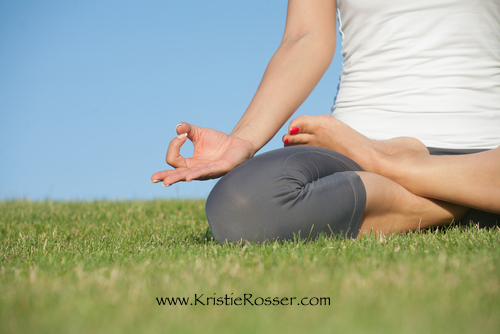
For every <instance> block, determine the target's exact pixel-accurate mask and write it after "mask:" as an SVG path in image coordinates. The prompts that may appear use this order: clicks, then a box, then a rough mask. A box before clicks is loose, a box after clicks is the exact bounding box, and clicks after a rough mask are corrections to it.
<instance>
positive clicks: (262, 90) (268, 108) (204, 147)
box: [151, 0, 336, 185]
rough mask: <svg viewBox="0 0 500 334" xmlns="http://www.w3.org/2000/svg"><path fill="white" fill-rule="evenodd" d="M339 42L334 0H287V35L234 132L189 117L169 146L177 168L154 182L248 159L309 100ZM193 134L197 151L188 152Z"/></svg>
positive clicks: (214, 173)
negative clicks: (196, 122) (185, 149)
mask: <svg viewBox="0 0 500 334" xmlns="http://www.w3.org/2000/svg"><path fill="white" fill-rule="evenodd" d="M335 45H336V1H335V0H308V1H303V0H289V2H288V12H287V20H286V27H285V32H284V35H283V40H282V42H281V44H280V46H279V48H278V50H277V51H276V53H275V54H274V56H273V57H272V59H271V61H270V62H269V65H268V66H267V69H266V71H265V73H264V76H263V78H262V81H261V83H260V85H259V87H258V89H257V92H256V93H255V96H254V98H253V99H252V101H251V103H250V105H249V106H248V108H247V110H246V112H245V113H244V115H243V116H242V118H241V119H240V121H239V122H238V124H237V125H236V127H235V128H234V129H233V131H232V132H231V134H230V135H226V134H224V133H221V132H218V131H215V130H212V129H208V128H200V127H197V126H194V125H190V124H187V123H182V124H181V125H180V126H178V127H177V133H178V134H179V135H180V136H179V137H177V138H174V139H173V140H172V141H171V143H170V146H169V148H168V152H167V159H166V160H167V163H168V164H169V165H171V166H172V167H174V168H175V169H174V170H167V171H163V172H158V173H155V174H153V176H152V177H151V181H152V182H155V183H156V182H160V181H163V183H164V185H171V184H172V183H175V182H178V181H190V180H195V179H209V178H216V177H219V176H222V175H224V174H226V173H227V172H229V171H230V170H231V169H233V168H234V167H236V166H237V165H238V164H240V163H242V162H244V161H245V160H248V159H250V158H251V157H252V156H253V155H254V154H255V153H256V152H257V151H258V150H259V149H260V148H261V147H262V146H264V145H265V144H266V143H267V142H268V141H269V140H270V139H271V138H272V137H273V136H274V135H275V134H276V132H277V131H278V130H279V129H280V128H281V126H283V124H284V123H285V122H286V121H287V120H288V119H289V118H290V117H291V116H292V114H293V113H294V112H295V111H296V110H297V108H298V107H299V106H300V105H301V104H302V103H303V102H304V101H305V99H306V98H307V97H308V96H309V94H310V93H311V92H312V90H313V89H314V87H315V86H316V85H317V84H318V82H319V81H320V79H321V77H322V76H323V74H324V73H325V72H326V70H327V69H328V66H329V65H330V63H331V61H332V59H333V55H334V53H335ZM184 133H186V134H187V138H188V139H190V140H191V141H192V142H193V144H194V146H195V151H194V153H193V157H192V158H186V159H185V158H184V157H182V156H181V155H180V154H179V153H180V148H181V146H182V145H183V144H184V142H185V141H186V136H183V134H184Z"/></svg>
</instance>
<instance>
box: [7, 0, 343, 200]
mask: <svg viewBox="0 0 500 334" xmlns="http://www.w3.org/2000/svg"><path fill="white" fill-rule="evenodd" d="M286 6H287V1H285V0H279V1H278V0H276V1H263V0H254V1H245V2H241V1H234V0H219V1H201V0H185V1H175V2H174V1H106V0H100V1H94V0H90V1H83V0H80V1H78V0H74V1H67V0H66V1H57V0H51V1H36V0H35V1H27V0H2V1H1V2H0V199H3V200H7V199H16V198H30V199H32V200H44V199H52V200H94V199H110V200H120V199H152V198H177V197H181V198H205V197H206V196H207V195H208V193H209V192H210V190H211V188H212V187H213V185H214V184H215V181H193V182H190V183H179V184H176V185H173V186H171V187H169V188H164V187H162V186H161V185H154V184H151V183H150V182H149V179H150V176H151V174H152V173H154V172H156V171H159V170H164V169H167V168H168V165H166V163H165V152H166V149H167V145H168V142H169V141H170V139H172V138H173V137H174V136H175V135H176V133H175V126H176V125H177V124H178V123H179V122H180V121H186V122H191V123H194V124H197V125H200V126H206V127H213V128H216V129H218V130H221V131H224V132H229V131H231V129H232V127H233V126H234V125H235V124H236V122H237V121H238V119H239V117H240V116H241V114H242V113H243V112H244V110H245V109H246V107H247V105H248V103H249V102H250V100H251V98H252V96H253V94H254V92H255V90H256V88H257V86H258V84H259V82H260V79H261V77H262V74H263V73H264V70H265V67H266V65H267V62H268V61H269V59H270V57H271V56H272V55H273V53H274V51H275V50H276V48H277V47H278V45H279V42H280V40H281V37H282V33H283V29H284V25H285V15H286ZM339 51H340V38H339V42H338V45H337V55H336V57H335V58H336V59H335V60H334V63H333V64H332V66H331V67H330V69H329V70H328V72H327V73H326V75H325V77H324V78H323V80H322V81H321V83H320V84H319V86H318V87H317V88H316V90H315V91H314V92H313V94H312V95H311V97H310V98H309V99H308V100H307V101H306V102H305V103H304V105H303V106H302V107H301V108H300V109H299V110H298V111H297V113H296V115H295V116H298V115H301V114H310V115H316V114H326V113H329V112H330V108H331V106H332V103H333V98H334V96H335V94H336V89H337V84H338V78H339V74H340V69H341V61H342V59H341V56H340V55H339V54H338V52H339ZM284 133H285V130H283V129H282V131H280V132H279V133H278V135H277V136H276V137H275V139H273V140H272V141H271V142H270V143H269V144H268V145H267V146H266V147H265V148H264V149H263V150H262V151H261V152H265V151H268V150H271V149H276V148H279V147H281V146H282V145H281V136H282V135H283V134H284ZM186 146H187V147H186V149H184V150H183V152H182V153H183V154H184V155H186V156H187V155H189V154H190V152H191V151H192V146H191V144H189V145H186Z"/></svg>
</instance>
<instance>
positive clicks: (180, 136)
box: [177, 133, 188, 139]
mask: <svg viewBox="0 0 500 334" xmlns="http://www.w3.org/2000/svg"><path fill="white" fill-rule="evenodd" d="M187 135H188V134H187V133H183V134H181V135H178V136H177V138H179V139H182V138H185V137H187Z"/></svg>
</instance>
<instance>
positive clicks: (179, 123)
mask: <svg viewBox="0 0 500 334" xmlns="http://www.w3.org/2000/svg"><path fill="white" fill-rule="evenodd" d="M181 124H182V123H179V124H177V125H176V126H175V131H177V128H178V127H179V126H180V125H181Z"/></svg>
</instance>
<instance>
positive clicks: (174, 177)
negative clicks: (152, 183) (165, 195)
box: [163, 168, 191, 187]
mask: <svg viewBox="0 0 500 334" xmlns="http://www.w3.org/2000/svg"><path fill="white" fill-rule="evenodd" d="M190 171H191V168H178V169H175V170H173V171H172V172H171V173H167V176H166V177H165V178H164V179H163V186H164V187H168V186H170V185H172V184H174V183H177V182H180V181H186V175H188V174H189V173H190Z"/></svg>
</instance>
